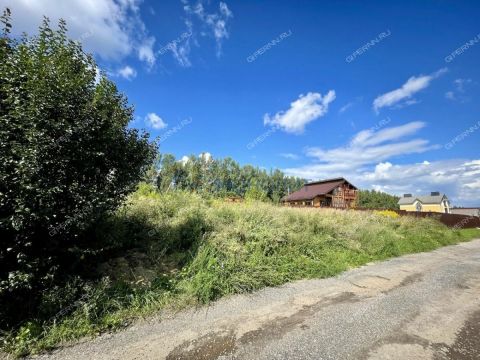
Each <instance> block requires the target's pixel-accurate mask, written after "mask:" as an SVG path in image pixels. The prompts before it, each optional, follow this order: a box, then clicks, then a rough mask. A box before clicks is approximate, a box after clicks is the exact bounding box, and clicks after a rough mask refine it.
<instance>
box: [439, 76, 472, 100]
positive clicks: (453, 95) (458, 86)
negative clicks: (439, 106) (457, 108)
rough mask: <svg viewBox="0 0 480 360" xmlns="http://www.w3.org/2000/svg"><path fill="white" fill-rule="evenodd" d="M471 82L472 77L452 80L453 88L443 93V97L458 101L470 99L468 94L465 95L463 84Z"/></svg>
mask: <svg viewBox="0 0 480 360" xmlns="http://www.w3.org/2000/svg"><path fill="white" fill-rule="evenodd" d="M471 83H472V79H455V80H454V81H453V86H454V89H453V90H451V91H447V92H446V93H445V98H447V99H448V100H455V101H460V102H466V101H468V100H470V98H469V97H468V96H465V86H467V85H469V84H471Z"/></svg>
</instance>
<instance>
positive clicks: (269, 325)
mask: <svg viewBox="0 0 480 360" xmlns="http://www.w3.org/2000/svg"><path fill="white" fill-rule="evenodd" d="M359 300H360V299H358V298H357V297H356V296H355V294H354V293H352V292H344V293H341V294H340V295H337V296H334V297H331V298H328V299H326V300H322V301H319V302H317V303H314V304H312V305H304V306H303V307H302V309H301V310H299V311H297V312H296V313H294V314H293V315H290V316H285V317H277V318H275V319H273V320H271V321H268V322H266V323H265V324H263V326H262V327H261V328H259V329H256V330H253V331H249V332H247V333H245V334H244V335H243V336H242V337H240V338H239V339H238V340H237V339H236V337H235V332H234V330H233V329H231V330H226V331H224V332H219V333H209V334H207V335H204V336H202V337H200V338H198V339H195V340H189V341H185V342H184V343H182V344H181V345H179V346H177V347H176V348H175V349H173V350H172V351H171V352H170V354H168V356H167V360H193V359H202V360H211V359H217V358H218V357H219V356H222V355H224V356H225V355H231V354H233V353H234V352H235V350H236V349H237V344H241V345H259V344H263V343H264V341H268V340H271V339H280V338H282V337H283V336H284V335H285V334H286V333H288V332H290V331H292V330H294V329H295V328H296V327H297V326H298V325H300V328H301V329H302V330H307V329H308V326H307V325H304V324H303V322H304V321H305V320H306V319H307V318H309V317H310V316H312V315H313V314H314V313H315V312H317V311H319V310H320V309H321V308H324V307H326V306H330V305H336V304H341V303H346V302H355V301H359Z"/></svg>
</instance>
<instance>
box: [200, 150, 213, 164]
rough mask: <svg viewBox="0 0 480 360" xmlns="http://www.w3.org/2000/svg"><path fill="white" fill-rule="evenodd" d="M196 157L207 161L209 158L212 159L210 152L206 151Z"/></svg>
mask: <svg viewBox="0 0 480 360" xmlns="http://www.w3.org/2000/svg"><path fill="white" fill-rule="evenodd" d="M198 157H199V158H200V159H202V160H203V161H205V162H209V161H210V160H212V154H210V153H209V152H208V151H207V152H202V153H200V154H199V155H198Z"/></svg>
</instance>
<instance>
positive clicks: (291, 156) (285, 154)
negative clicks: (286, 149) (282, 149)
mask: <svg viewBox="0 0 480 360" xmlns="http://www.w3.org/2000/svg"><path fill="white" fill-rule="evenodd" d="M280 156H281V157H284V158H285V159H290V160H297V159H298V158H299V156H298V155H296V154H292V153H282V154H280Z"/></svg>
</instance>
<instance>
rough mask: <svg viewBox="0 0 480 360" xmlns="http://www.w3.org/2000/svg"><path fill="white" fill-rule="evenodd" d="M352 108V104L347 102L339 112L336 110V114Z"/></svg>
mask: <svg viewBox="0 0 480 360" xmlns="http://www.w3.org/2000/svg"><path fill="white" fill-rule="evenodd" d="M352 106H353V102H349V103H347V104H346V105H343V106H342V107H341V108H340V110H338V112H339V113H340V114H341V113H344V112H345V111H347V110H348V109H349V108H351V107H352Z"/></svg>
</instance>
